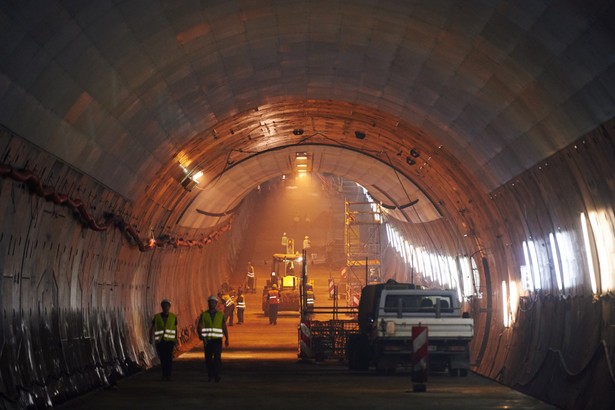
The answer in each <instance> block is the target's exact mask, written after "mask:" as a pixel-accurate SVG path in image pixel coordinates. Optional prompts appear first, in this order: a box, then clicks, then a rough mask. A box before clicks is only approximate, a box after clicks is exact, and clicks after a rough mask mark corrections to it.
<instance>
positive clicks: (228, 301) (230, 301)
mask: <svg viewBox="0 0 615 410" xmlns="http://www.w3.org/2000/svg"><path fill="white" fill-rule="evenodd" d="M234 303H235V302H233V298H230V297H229V298H228V299H227V300H226V302H225V303H224V305H225V306H226V307H230V306H231V305H233V304H234Z"/></svg>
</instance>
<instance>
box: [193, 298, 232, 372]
mask: <svg viewBox="0 0 615 410" xmlns="http://www.w3.org/2000/svg"><path fill="white" fill-rule="evenodd" d="M217 305H218V298H217V297H215V296H214V295H211V296H210V297H209V298H208V299H207V306H208V310H206V311H205V312H203V313H202V314H201V316H200V317H199V320H198V321H197V329H199V331H200V333H199V338H200V339H201V340H202V341H203V346H204V349H205V366H206V367H207V375H208V376H209V380H208V381H212V380H215V381H216V383H218V382H219V381H220V379H221V377H220V368H221V367H222V337H224V345H225V346H227V347H228V344H229V343H228V331H227V329H226V323H225V322H226V320H225V317H224V313H222V312H220V311H218V309H217V308H216V306H217Z"/></svg>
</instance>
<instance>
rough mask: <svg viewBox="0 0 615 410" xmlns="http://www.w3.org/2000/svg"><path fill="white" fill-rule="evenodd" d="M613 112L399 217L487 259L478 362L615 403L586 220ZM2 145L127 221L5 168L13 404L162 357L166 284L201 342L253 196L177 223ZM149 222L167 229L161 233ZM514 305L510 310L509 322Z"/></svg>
mask: <svg viewBox="0 0 615 410" xmlns="http://www.w3.org/2000/svg"><path fill="white" fill-rule="evenodd" d="M614 125H615V123H614V122H613V121H611V122H609V123H607V124H604V125H603V126H602V127H600V128H598V129H596V130H594V131H593V132H591V133H589V134H588V135H586V136H584V137H583V138H581V139H580V140H578V141H577V142H576V143H575V144H573V145H571V146H569V147H568V148H566V149H564V150H562V151H560V152H558V153H557V154H555V155H554V156H553V157H552V158H549V159H548V160H546V161H544V162H543V163H541V164H537V165H536V166H535V167H534V168H533V169H530V170H529V171H527V172H525V173H523V174H521V175H519V176H518V177H517V178H515V179H514V180H513V181H510V182H508V183H507V184H506V185H505V186H502V187H500V188H499V189H497V190H496V191H494V192H491V193H490V194H489V195H484V194H480V193H476V195H474V196H473V194H472V193H468V196H469V197H471V198H473V200H472V201H469V202H468V203H467V204H461V203H451V204H450V205H449V204H445V205H444V208H445V210H446V218H445V219H443V220H441V221H436V222H432V223H429V224H423V225H409V224H402V223H396V224H395V226H396V228H397V229H398V230H400V231H402V232H403V234H404V235H405V236H406V237H407V238H409V240H413V241H415V242H416V243H425V244H426V246H427V247H429V246H432V247H433V248H434V249H432V250H433V251H437V252H442V253H446V254H450V255H460V254H465V255H466V256H471V257H473V258H474V259H475V260H476V261H477V262H478V263H477V269H478V274H479V276H480V280H479V285H478V288H477V289H476V295H474V296H473V297H470V298H468V301H467V304H468V308H469V309H470V312H471V315H472V316H473V317H474V318H475V320H476V324H477V329H476V337H475V339H474V341H473V345H472V362H473V364H474V365H475V367H474V369H475V370H476V371H477V372H478V373H480V374H483V375H485V376H487V377H490V378H493V379H495V380H498V381H500V382H502V383H504V384H507V385H509V386H512V387H514V388H517V389H519V390H521V391H524V392H526V393H529V394H532V395H534V396H537V397H539V398H541V399H543V400H545V401H548V402H550V403H553V404H556V405H558V406H560V407H563V408H569V409H573V408H611V407H610V406H611V403H613V401H615V380H614V377H613V373H612V372H613V370H612V369H613V357H614V353H615V352H614V348H613V346H614V345H615V307H614V304H613V295H612V287H611V288H610V289H607V287H608V284H609V277H610V281H611V282H610V283H611V284H612V283H613V266H615V260H614V259H613V256H612V255H602V257H603V258H604V257H609V263H610V265H609V264H608V263H606V262H604V264H602V265H599V266H597V267H596V271H597V274H596V275H597V276H596V278H597V279H595V280H594V281H595V282H596V283H593V282H594V281H592V278H590V277H589V272H588V268H587V266H588V264H587V261H588V255H587V251H586V249H585V247H584V245H583V237H582V231H581V228H580V222H579V221H580V220H579V215H580V214H581V213H583V214H584V215H590V213H591V212H598V213H599V216H598V217H599V218H601V221H600V222H602V223H604V224H605V226H609V227H610V229H611V231H610V232H611V235H612V233H613V230H612V229H613V226H615V220H614V217H613V204H614V203H615V198H614V191H615V188H614V187H615V175H614V171H613V168H614V167H613V164H614V163H615V150H614V145H615V144H614V136H615V127H614ZM0 148H1V149H2V153H3V156H2V158H3V160H2V164H4V165H7V166H10V167H11V168H12V169H15V170H22V172H23V170H27V171H30V172H31V173H32V175H36V176H37V178H38V179H39V180H40V182H41V183H42V184H43V185H45V186H47V187H52V188H53V189H54V190H55V192H57V193H61V194H65V195H66V196H67V197H69V198H73V199H77V198H78V199H80V200H81V201H83V203H84V204H85V210H86V211H87V212H88V214H90V215H92V216H93V218H94V219H95V220H101V221H102V220H104V217H105V215H107V216H108V215H113V216H114V218H115V219H114V221H115V223H113V224H110V225H109V228H108V229H106V230H100V231H97V230H94V229H91V228H90V227H88V224H87V220H86V219H87V218H84V215H83V213H79V211H78V210H77V209H76V208H75V207H71V205H70V204H66V203H56V202H54V201H53V200H50V199H49V198H46V197H43V196H40V195H39V194H37V192H36V189H34V188H33V187H32V185H31V184H30V183H28V182H24V181H19V180H17V179H15V178H13V177H10V176H8V174H5V175H3V176H4V178H2V179H1V180H0V215H2V229H1V231H0V266H1V267H2V273H3V276H2V288H1V292H2V293H1V297H2V299H1V300H2V315H3V320H2V327H1V328H0V331H1V334H0V336H1V340H2V344H1V346H0V377H1V383H0V396H1V401H2V405H3V407H5V408H21V407H24V406H28V405H34V406H46V405H52V404H57V403H60V402H62V401H65V400H67V399H69V398H71V397H74V396H76V395H80V394H83V393H85V392H87V391H89V390H91V389H94V388H97V387H100V386H104V385H108V384H111V383H113V382H114V380H115V379H117V378H119V377H123V376H126V375H128V374H130V373H132V372H135V371H138V370H140V369H143V368H147V367H149V366H151V365H152V363H153V361H154V358H155V352H154V349H153V348H152V347H151V346H150V345H149V343H148V341H147V329H148V326H149V320H150V318H151V316H152V315H153V314H154V313H155V311H157V309H158V301H159V300H160V299H161V298H163V297H168V298H169V299H171V300H172V301H173V300H181V301H182V303H181V304H177V305H176V306H174V309H175V310H177V313H178V316H179V317H180V318H190V320H183V321H180V326H179V331H180V335H181V336H180V340H181V344H182V346H183V347H184V348H187V347H188V346H190V344H191V341H193V340H194V337H195V333H194V328H193V324H192V323H190V322H192V320H191V319H192V318H193V317H196V314H197V313H198V312H199V311H200V310H201V309H202V308H203V306H202V304H203V301H204V300H205V299H206V296H207V295H208V294H210V293H211V292H214V291H216V290H217V289H218V286H219V284H220V283H222V282H223V281H225V280H226V279H227V278H228V276H229V275H230V274H231V273H232V272H233V271H234V270H236V269H237V266H235V261H236V260H238V258H237V255H238V254H239V252H240V251H241V248H242V246H244V240H245V238H244V236H243V232H245V230H246V227H247V226H248V225H249V221H250V219H251V216H252V215H251V214H250V212H251V209H248V207H246V206H243V207H241V208H240V210H239V211H238V213H237V215H235V216H234V218H233V219H232V221H230V222H228V221H226V222H224V223H222V224H221V226H220V227H217V228H216V229H214V230H213V231H211V232H210V231H208V232H196V231H190V230H181V231H177V230H174V228H173V226H172V223H170V222H169V221H170V220H172V218H170V216H169V215H170V214H172V212H171V211H169V209H167V208H165V206H164V205H163V204H164V201H162V200H160V198H155V196H152V197H151V198H150V199H149V200H148V201H147V203H146V204H145V205H143V204H141V205H139V208H137V207H136V205H135V204H132V203H130V202H129V201H127V200H125V199H124V198H122V197H121V196H120V195H117V194H115V193H113V192H110V191H109V190H108V189H106V188H105V187H103V186H101V185H100V184H98V183H97V182H96V181H93V180H92V179H90V178H89V177H87V176H85V175H82V174H80V173H79V172H77V171H75V170H74V169H72V168H70V167H69V166H67V165H66V164H63V163H61V162H60V161H58V160H56V159H55V158H53V157H51V156H49V155H47V154H46V153H44V152H41V151H40V150H38V149H36V148H35V147H32V146H31V145H29V144H28V143H26V142H25V141H24V140H22V139H20V138H19V137H16V136H14V135H11V134H10V133H8V132H0ZM152 198H153V199H152ZM447 207H448V208H447ZM591 215H594V214H591ZM118 221H121V223H118ZM127 226H129V227H132V228H133V230H131V229H127ZM151 226H155V227H156V234H157V235H159V233H160V232H164V233H165V235H164V238H165V240H166V242H159V243H158V244H157V245H155V246H154V247H150V246H149V244H148V242H147V240H148V238H149V228H150V227H151ZM594 229H598V227H597V226H594ZM130 232H136V235H131V234H130ZM557 232H559V233H560V234H562V233H563V232H565V233H567V235H568V236H569V244H568V247H569V248H570V249H571V250H572V251H573V253H572V254H564V253H563V252H562V255H563V258H562V255H560V256H559V259H558V266H560V267H561V268H562V270H563V269H566V272H572V273H574V275H573V276H568V277H565V276H564V274H563V273H562V272H559V273H558V272H557V271H556V270H555V266H554V262H553V258H552V255H551V254H550V252H551V248H550V243H549V238H550V233H557ZM275 235H278V233H277V232H276V233H275ZM161 237H162V236H161ZM593 237H594V238H597V239H595V241H600V240H608V238H606V236H603V237H601V236H600V235H599V234H598V233H596V232H594V233H593ZM434 238H435V240H434ZM139 240H140V241H141V242H140V243H139ZM530 240H531V241H533V242H532V243H533V244H536V252H535V255H534V254H532V256H531V257H532V258H534V256H535V258H534V259H535V263H536V266H537V267H539V270H540V272H541V275H540V277H538V276H530V279H531V280H532V281H533V283H532V284H531V285H529V286H531V287H532V288H533V290H532V291H529V292H528V291H521V285H520V289H519V294H520V296H519V297H518V298H517V299H515V300H513V299H511V301H510V302H508V303H505V304H503V303H502V302H503V288H502V286H501V283H502V281H505V282H506V283H507V284H510V283H511V282H518V283H521V278H522V275H521V272H522V271H523V270H524V269H526V270H527V269H528V268H527V265H528V264H529V262H527V263H526V261H525V258H526V256H525V254H524V249H525V248H524V245H523V243H524V241H525V242H526V245H525V247H527V241H530ZM592 249H593V251H592V252H599V249H601V248H600V246H596V244H594V248H592ZM611 249H612V248H611ZM590 251H591V250H590ZM603 260H604V259H603ZM384 265H385V266H386V267H387V268H386V269H387V272H388V276H390V277H394V278H395V279H397V280H409V277H408V276H409V273H407V268H406V267H405V265H404V264H403V263H402V262H401V260H400V258H399V257H398V255H397V254H396V252H394V251H392V250H391V249H387V250H386V252H385V261H384ZM521 266H526V267H525V268H520V267H521ZM609 267H610V270H608V269H609ZM239 269H241V268H239ZM529 269H530V271H531V268H529ZM601 269H602V270H601ZM385 275H386V274H385ZM558 275H559V276H560V277H561V278H560V279H559V280H561V281H562V284H561V287H562V289H561V290H560V289H559V287H560V284H559V282H558V278H557V277H558ZM415 279H416V278H415ZM524 280H527V277H525V279H524ZM180 284H181V285H180ZM426 284H428V283H426ZM526 285H527V284H526ZM593 287H595V288H596V289H593ZM505 306H506V307H505ZM504 309H510V310H511V311H510V314H509V318H510V323H509V324H508V326H505V324H504V323H503V313H504Z"/></svg>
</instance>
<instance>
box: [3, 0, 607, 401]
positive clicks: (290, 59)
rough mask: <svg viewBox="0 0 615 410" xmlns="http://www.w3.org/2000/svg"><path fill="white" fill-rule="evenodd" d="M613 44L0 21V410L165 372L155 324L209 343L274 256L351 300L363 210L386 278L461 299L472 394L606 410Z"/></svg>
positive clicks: (247, 24)
mask: <svg viewBox="0 0 615 410" xmlns="http://www.w3.org/2000/svg"><path fill="white" fill-rule="evenodd" d="M614 20H615V5H614V3H612V2H610V1H607V0H595V1H589V2H581V1H576V0H561V1H546V0H532V1H506V0H502V1H492V2H485V1H474V0H468V1H463V2H461V1H451V0H438V1H431V0H412V1H406V0H398V1H396V0H382V1H372V0H366V1H356V2H355V1H320V0H316V1H304V0H296V1H295V0H293V1H261V0H252V1H244V0H229V1H219V2H208V1H183V0H182V1H167V0H159V1H151V0H142V1H127V2H120V1H108V0H101V1H96V2H79V1H68V0H45V1H43V0H32V1H30V0H27V1H3V2H0V56H1V58H0V125H1V127H0V152H1V153H2V159H1V161H0V175H1V177H2V178H1V179H0V215H1V216H2V221H1V229H0V267H1V268H2V279H1V280H2V288H1V291H0V292H1V305H2V316H3V319H2V327H1V328H0V339H1V345H0V378H1V381H2V383H0V402H1V403H2V407H3V408H7V409H13V408H48V407H54V406H57V405H60V404H62V403H65V402H67V401H69V400H71V399H73V398H76V397H79V396H82V395H84V394H86V393H88V392H90V391H92V390H95V389H99V388H101V387H104V386H109V385H111V384H113V383H115V382H116V381H117V380H119V379H122V378H126V377H129V376H131V375H132V374H135V373H138V372H142V371H144V370H146V369H150V368H152V367H153V366H155V365H157V363H158V361H157V360H158V359H157V356H156V351H155V349H154V348H153V347H152V345H150V344H149V342H148V329H149V326H150V321H151V318H152V316H153V315H154V314H155V313H156V312H157V311H158V309H159V303H160V301H161V300H162V299H164V298H168V299H169V300H171V301H173V308H174V309H176V313H177V315H178V317H185V318H193V317H196V315H198V313H199V312H200V311H201V310H203V309H204V307H205V301H206V299H207V297H208V296H209V295H210V294H212V293H214V294H215V293H216V292H217V291H218V289H219V287H220V286H221V284H223V283H229V282H233V281H235V280H236V278H238V277H240V276H241V275H243V274H244V273H245V272H244V270H245V265H246V263H247V262H248V261H252V262H253V263H254V264H255V266H256V269H257V271H259V272H266V271H267V270H268V269H270V266H269V265H268V264H269V263H271V261H270V254H271V252H272V251H270V250H271V249H274V250H275V249H276V248H277V247H279V244H280V237H281V235H282V234H283V232H284V233H286V231H288V234H289V235H290V236H293V237H294V238H295V241H297V242H299V241H301V240H302V238H303V236H304V235H310V237H311V240H312V245H313V249H314V253H317V254H318V255H319V256H318V257H319V258H322V259H323V260H324V262H323V263H326V264H328V265H327V266H329V268H330V269H331V270H332V271H334V272H335V274H336V275H337V274H339V271H340V269H342V268H343V257H341V260H342V262H339V260H337V259H340V258H336V257H334V256H338V257H339V256H340V253H343V247H342V248H340V241H342V242H343V238H344V234H343V230H344V222H343V221H344V200H345V199H344V198H346V201H348V198H350V197H352V199H351V200H357V201H359V200H361V201H363V200H369V201H371V202H372V203H373V204H376V205H377V206H379V207H380V209H382V215H383V220H382V229H383V232H385V233H384V234H383V237H382V238H383V239H382V242H381V246H382V260H381V275H382V277H383V278H385V279H394V280H396V281H399V282H413V283H418V284H422V285H425V286H429V287H435V288H453V289H455V290H457V292H458V294H459V298H460V300H461V302H462V304H463V305H464V307H465V309H466V310H467V311H468V312H469V314H470V315H471V317H472V318H473V319H474V323H475V334H474V338H473V339H472V343H471V350H470V351H471V358H470V359H471V365H472V367H471V371H472V372H473V373H475V374H478V375H481V376H483V377H485V378H488V379H491V380H494V381H496V382H498V383H500V384H502V385H505V386H510V387H512V388H513V389H516V390H518V391H520V392H523V393H526V394H528V395H531V396H534V397H537V398H539V399H541V400H543V401H545V402H547V403H551V404H553V405H555V406H558V407H559V408H563V409H590V408H591V409H612V408H613V403H614V402H615V375H614V371H613V367H614V366H615V359H614V357H615V305H614V303H613V291H614V288H615V239H614V237H615V214H614V204H615V172H614V169H615V165H614V164H615V118H614V117H615V25H614V24H613V21H614ZM299 157H302V158H303V157H305V158H307V160H306V161H305V168H304V169H303V170H301V171H302V172H299V171H298V170H299V167H298V165H297V158H299ZM303 171H305V172H303ZM300 174H301V175H300ZM302 177H303V179H302ZM302 181H303V182H302ZM305 181H309V187H305V186H302V183H306V182H305ZM300 192H313V193H314V195H312V196H311V197H309V198H307V197H306V198H303V199H296V200H294V202H292V201H291V202H284V201H282V200H280V201H277V200H276V198H279V197H280V196H281V195H283V194H289V195H294V194H299V193H300ZM349 192H352V194H349ZM264 209H266V212H267V213H266V215H267V217H265V216H264V215H265V214H264V212H265V211H264ZM264 219H266V221H267V224H263V220H264ZM308 231H309V232H308ZM340 249H342V250H340ZM332 254H334V255H333V256H332ZM325 256H326V257H325ZM180 301H181V302H180ZM178 333H179V334H178V339H179V349H180V351H188V350H189V349H190V348H192V347H193V346H194V344H195V341H198V340H197V334H196V330H195V326H194V324H193V321H192V320H191V319H190V320H182V321H180V322H179V328H178ZM148 371H149V370H148Z"/></svg>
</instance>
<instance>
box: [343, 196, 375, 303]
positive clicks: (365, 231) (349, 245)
mask: <svg viewBox="0 0 615 410" xmlns="http://www.w3.org/2000/svg"><path fill="white" fill-rule="evenodd" d="M381 224H382V210H381V208H380V205H379V204H377V203H375V202H369V201H366V202H349V201H346V202H345V224H344V237H345V248H346V301H347V304H348V306H350V307H358V303H359V298H360V295H361V289H362V288H363V286H365V285H366V284H367V283H369V282H376V281H379V280H380V261H381V250H382V246H381Z"/></svg>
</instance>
